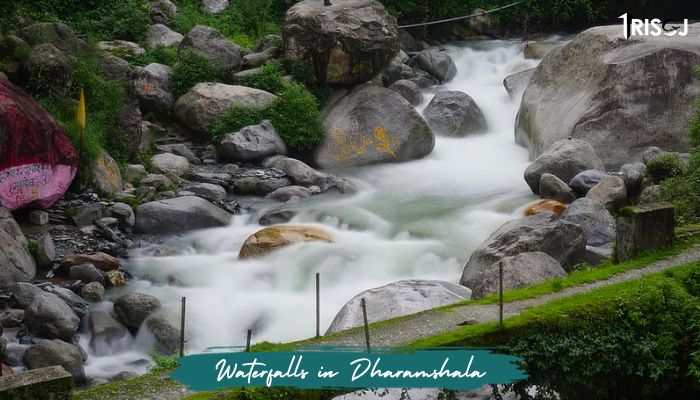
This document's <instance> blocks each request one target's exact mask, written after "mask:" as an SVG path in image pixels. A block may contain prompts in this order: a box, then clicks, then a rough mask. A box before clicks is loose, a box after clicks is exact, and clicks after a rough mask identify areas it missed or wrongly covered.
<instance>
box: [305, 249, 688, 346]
mask: <svg viewBox="0 0 700 400" xmlns="http://www.w3.org/2000/svg"><path fill="white" fill-rule="evenodd" d="M698 260H700V247H698V248H694V249H691V250H689V251H687V252H684V253H682V254H679V255H677V256H674V257H670V258H668V259H665V260H662V261H658V262H656V263H653V264H651V265H649V266H647V267H644V268H639V269H634V270H630V271H626V272H623V273H620V274H618V275H615V276H613V277H610V278H609V279H606V280H601V281H596V282H593V283H586V284H581V285H578V286H572V287H569V288H566V289H563V290H561V291H559V292H554V293H550V294H546V295H542V296H539V297H535V298H532V299H527V300H518V301H513V302H510V303H506V304H505V305H504V307H503V314H504V318H509V317H513V316H516V315H519V314H520V313H522V312H523V311H525V310H526V309H528V308H530V307H535V306H539V305H542V304H546V303H548V302H550V301H553V300H556V299H561V298H564V297H569V296H573V295H576V294H579V293H583V292H588V291H591V290H594V289H598V288H601V287H604V286H608V285H612V284H615V283H619V282H624V281H630V280H634V279H637V278H640V277H642V276H644V275H648V274H652V273H655V272H660V271H664V270H667V269H670V268H673V267H677V266H679V265H683V264H687V263H689V262H692V261H698ZM497 320H498V304H487V305H482V304H473V305H465V306H459V307H455V308H452V309H451V310H448V311H427V312H423V313H420V314H416V315H414V316H409V317H404V318H403V319H401V320H399V321H397V322H396V323H394V324H391V325H383V326H379V327H372V326H370V337H371V339H372V345H374V346H402V345H408V344H411V343H413V342H415V341H416V340H419V339H424V338H428V337H431V336H436V335H440V334H443V333H446V332H449V331H452V330H455V329H457V328H459V327H460V324H463V323H464V322H465V321H470V324H474V323H484V322H493V321H497ZM308 344H309V345H311V346H314V345H319V346H364V344H365V336H364V331H363V330H361V329H360V330H358V329H354V330H351V331H347V332H346V333H345V334H340V335H336V336H332V337H330V338H329V339H328V340H322V341H314V342H313V343H308Z"/></svg>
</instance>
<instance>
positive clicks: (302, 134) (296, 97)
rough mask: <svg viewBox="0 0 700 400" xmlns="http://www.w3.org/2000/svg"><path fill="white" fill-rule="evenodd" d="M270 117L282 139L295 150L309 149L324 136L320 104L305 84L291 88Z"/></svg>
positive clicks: (276, 105) (274, 105)
mask: <svg viewBox="0 0 700 400" xmlns="http://www.w3.org/2000/svg"><path fill="white" fill-rule="evenodd" d="M266 114H267V115H268V118H269V119H270V121H271V122H272V125H273V126H274V127H275V129H276V130H277V133H279V135H280V137H281V138H282V140H284V142H285V143H286V144H287V146H289V147H291V148H293V149H296V150H301V151H304V150H309V149H310V148H312V147H313V146H314V145H316V144H317V143H319V142H320V141H321V140H322V139H323V137H324V130H323V125H322V124H321V117H320V114H319V105H318V101H317V100H316V98H315V97H314V96H313V95H312V94H311V93H309V91H308V90H306V89H305V88H304V87H303V86H302V85H299V84H292V85H289V86H287V87H286V88H285V89H284V91H282V93H280V95H279V97H278V98H277V100H275V101H274V102H273V103H272V105H271V106H270V108H269V109H268V110H267V112H266Z"/></svg>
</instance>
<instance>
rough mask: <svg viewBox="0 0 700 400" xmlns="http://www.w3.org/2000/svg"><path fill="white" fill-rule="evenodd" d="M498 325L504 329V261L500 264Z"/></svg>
mask: <svg viewBox="0 0 700 400" xmlns="http://www.w3.org/2000/svg"><path fill="white" fill-rule="evenodd" d="M498 324H499V326H500V327H501V328H503V261H499V262H498Z"/></svg>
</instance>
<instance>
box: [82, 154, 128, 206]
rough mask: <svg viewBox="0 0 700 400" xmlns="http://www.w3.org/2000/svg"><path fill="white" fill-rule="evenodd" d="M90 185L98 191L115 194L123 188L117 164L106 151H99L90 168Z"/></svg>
mask: <svg viewBox="0 0 700 400" xmlns="http://www.w3.org/2000/svg"><path fill="white" fill-rule="evenodd" d="M90 179H91V183H92V186H93V188H94V189H95V190H97V191H98V192H99V193H103V194H107V195H110V194H116V193H118V192H121V191H122V190H123V189H124V181H123V180H122V174H121V172H120V171H119V164H118V163H117V162H116V161H115V160H114V158H112V156H110V155H109V153H107V152H106V151H101V152H100V154H99V155H98V156H97V158H96V159H95V161H93V163H92V168H90Z"/></svg>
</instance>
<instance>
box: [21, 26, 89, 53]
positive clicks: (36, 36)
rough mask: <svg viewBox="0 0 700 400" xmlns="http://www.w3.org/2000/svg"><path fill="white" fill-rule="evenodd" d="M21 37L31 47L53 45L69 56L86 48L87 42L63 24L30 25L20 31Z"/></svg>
mask: <svg viewBox="0 0 700 400" xmlns="http://www.w3.org/2000/svg"><path fill="white" fill-rule="evenodd" d="M20 36H21V37H22V39H24V40H25V41H26V42H27V43H28V44H29V45H30V46H35V45H37V44H42V43H51V44H53V45H54V46H56V47H58V48H59V49H60V50H61V51H64V52H66V53H69V54H73V53H75V52H77V51H79V50H81V49H83V48H85V42H84V41H82V40H81V39H79V38H78V37H77V36H76V35H75V32H73V29H71V27H70V26H68V25H66V24H64V23H62V22H38V23H35V24H32V25H29V26H27V27H25V28H23V29H22V30H21V31H20Z"/></svg>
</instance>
